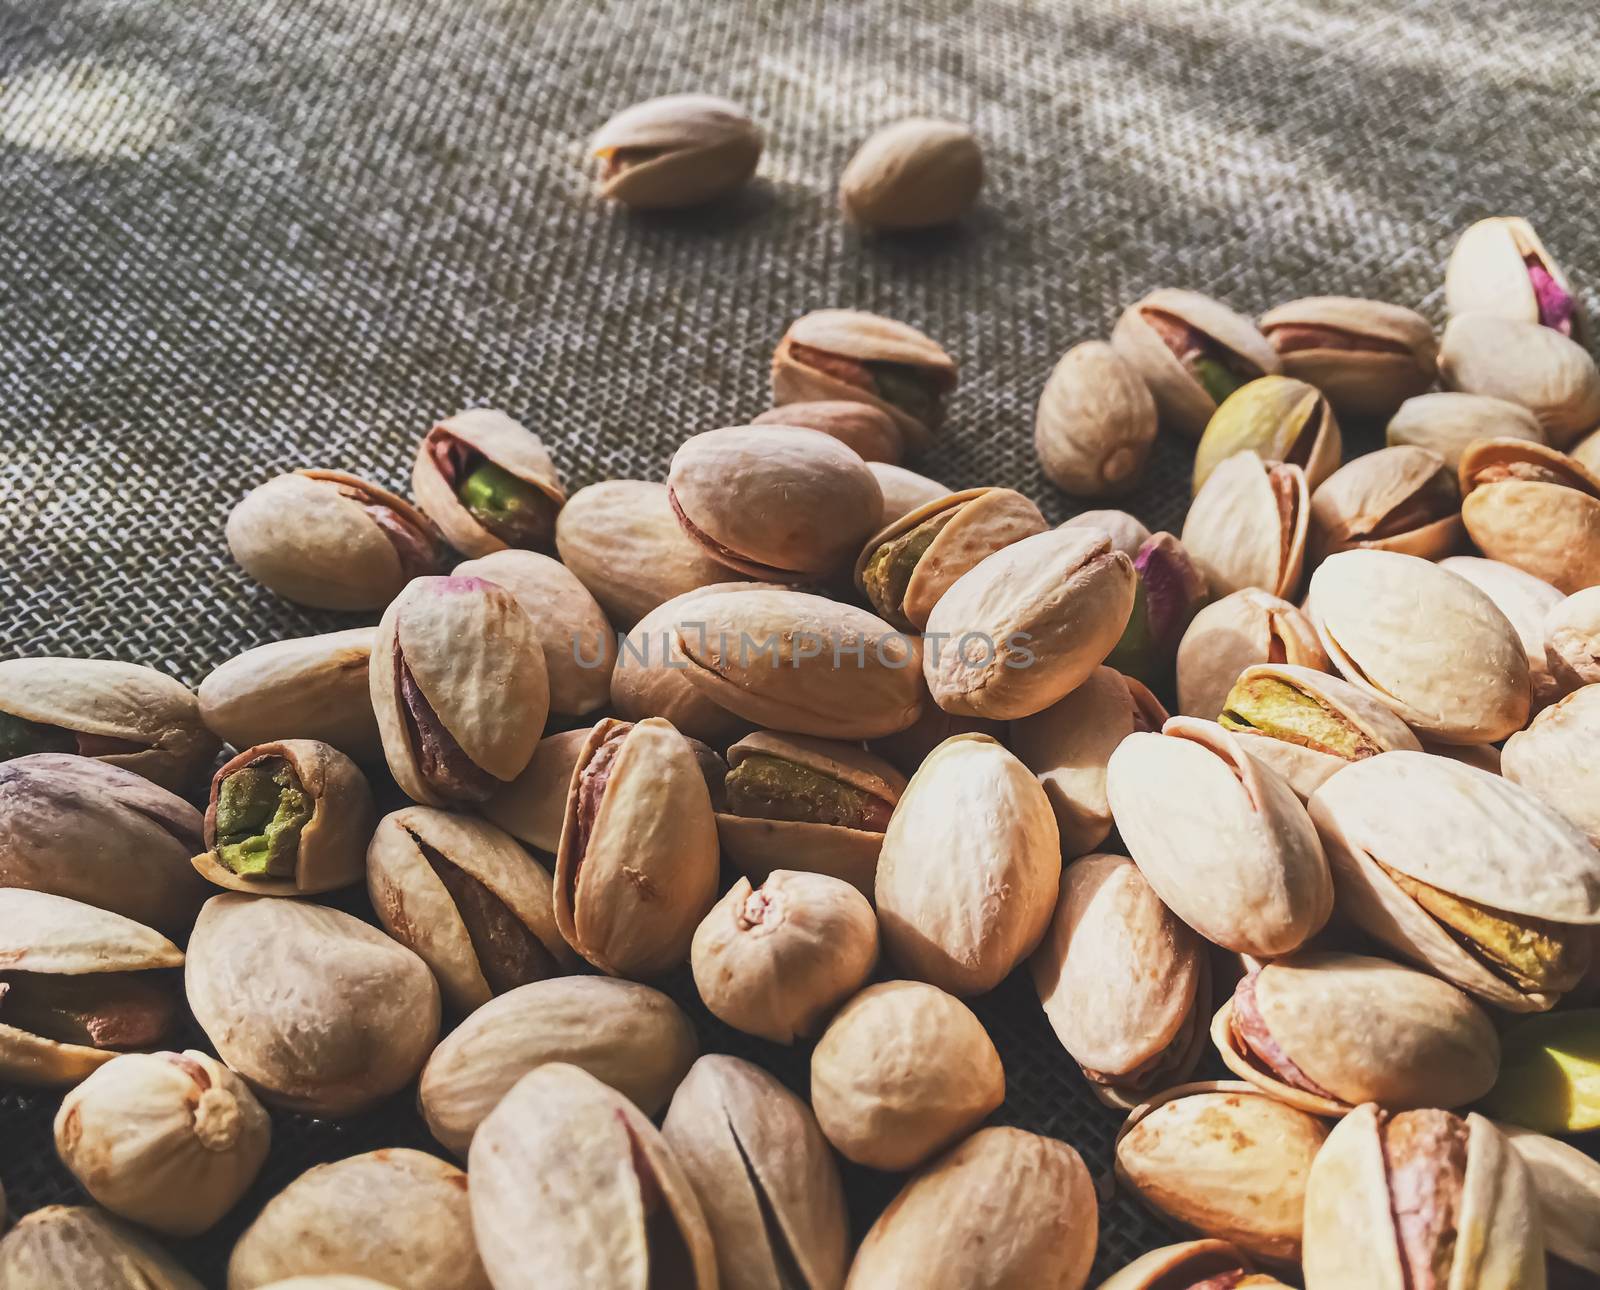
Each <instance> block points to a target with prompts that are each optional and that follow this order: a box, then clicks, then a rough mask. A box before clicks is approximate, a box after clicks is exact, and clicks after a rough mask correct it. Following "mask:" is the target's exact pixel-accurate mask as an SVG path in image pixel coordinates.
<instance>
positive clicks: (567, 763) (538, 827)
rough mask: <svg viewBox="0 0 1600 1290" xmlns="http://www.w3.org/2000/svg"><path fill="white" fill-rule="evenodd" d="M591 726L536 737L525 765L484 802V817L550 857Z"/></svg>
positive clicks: (557, 837)
mask: <svg viewBox="0 0 1600 1290" xmlns="http://www.w3.org/2000/svg"><path fill="white" fill-rule="evenodd" d="M593 729H594V727H593V726H584V727H582V728H580V729H578V730H561V731H558V732H557V733H555V734H553V735H546V736H545V737H544V738H542V739H541V740H539V746H538V747H537V748H535V749H534V750H533V756H532V757H531V758H529V759H528V768H527V769H526V770H524V771H523V772H522V774H520V775H518V776H517V777H516V778H515V779H514V780H512V781H511V782H510V783H509V784H507V785H505V787H503V788H500V789H497V790H496V791H495V795H494V796H493V797H491V798H490V799H489V800H488V801H487V802H485V803H484V804H483V807H482V810H483V814H484V816H485V817H486V818H487V819H488V820H489V822H490V823H491V824H497V825H499V826H500V827H501V828H502V829H504V830H505V831H506V832H507V833H509V834H510V835H511V836H512V837H514V838H516V839H517V841H518V842H523V843H526V844H527V845H528V846H530V847H532V848H534V850H536V851H542V852H544V853H545V854H546V855H549V856H553V855H555V853H556V848H557V847H558V846H560V845H561V821H562V819H563V818H564V817H565V815H566V813H567V786H568V785H569V784H570V783H571V781H572V768H573V767H574V766H575V765H577V763H578V752H579V750H580V749H581V748H582V747H583V744H584V741H585V740H586V739H588V737H589V732H590V731H591V730H593Z"/></svg>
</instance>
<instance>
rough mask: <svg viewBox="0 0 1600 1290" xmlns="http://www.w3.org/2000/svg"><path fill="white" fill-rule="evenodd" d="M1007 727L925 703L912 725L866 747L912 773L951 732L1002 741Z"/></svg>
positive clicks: (996, 722)
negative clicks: (984, 736)
mask: <svg viewBox="0 0 1600 1290" xmlns="http://www.w3.org/2000/svg"><path fill="white" fill-rule="evenodd" d="M1006 729H1007V727H1006V723H1005V722H1004V721H990V720H988V719H986V718H984V717H958V716H955V715H954V714H952V713H949V712H946V711H945V710H944V709H943V708H939V707H935V706H934V705H933V704H931V703H928V704H924V705H923V708H922V712H921V714H920V715H919V716H918V717H917V719H916V721H914V722H913V723H912V724H911V725H909V726H907V727H906V728H905V729H904V730H899V731H896V732H895V733H894V734H892V735H888V736H885V737H884V738H882V739H874V740H873V741H872V743H871V744H870V745H868V746H869V747H870V748H871V750H872V751H873V752H874V753H876V754H877V755H879V756H881V757H882V758H883V759H884V760H885V761H887V762H888V763H889V764H890V765H891V766H893V767H894V768H895V769H896V770H898V771H899V772H900V773H901V774H902V775H914V774H916V771H917V767H919V766H921V765H922V763H923V762H925V761H926V760H927V759H928V754H929V753H931V752H932V751H933V750H934V749H935V748H937V747H938V746H939V745H940V744H942V743H943V742H944V741H945V740H946V739H949V738H950V737H951V736H952V735H989V736H991V737H993V738H995V739H998V740H999V741H1000V742H1001V743H1005V741H1006ZM864 890H865V893H866V894H867V895H868V896H870V895H871V894H872V885H871V883H870V882H869V883H868V884H867V886H866V888H865V889H864Z"/></svg>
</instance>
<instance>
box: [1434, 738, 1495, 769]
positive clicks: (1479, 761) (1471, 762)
mask: <svg viewBox="0 0 1600 1290" xmlns="http://www.w3.org/2000/svg"><path fill="white" fill-rule="evenodd" d="M1422 751H1423V752H1425V753H1432V754H1433V755H1434V756H1435V757H1448V758H1450V759H1451V760H1452V761H1458V762H1460V763H1462V765H1464V766H1472V767H1474V768H1475V769H1477V770H1481V771H1486V772H1488V773H1489V774H1491V775H1498V774H1499V773H1500V750H1499V749H1498V748H1496V747H1495V746H1494V745H1493V744H1441V743H1436V742H1434V741H1433V740H1432V739H1425V740H1423V741H1422Z"/></svg>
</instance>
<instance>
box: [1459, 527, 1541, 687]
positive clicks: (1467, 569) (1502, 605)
mask: <svg viewBox="0 0 1600 1290" xmlns="http://www.w3.org/2000/svg"><path fill="white" fill-rule="evenodd" d="M1439 567H1440V568H1441V569H1448V570H1449V571H1450V572H1451V573H1453V574H1455V575H1456V576H1457V577H1458V578H1465V579H1466V580H1467V581H1468V582H1470V583H1471V584H1472V585H1473V586H1474V587H1476V588H1478V590H1479V591H1481V592H1483V594H1484V595H1486V596H1488V597H1489V599H1490V600H1492V601H1494V603H1495V605H1496V606H1497V607H1498V608H1499V610H1500V612H1501V613H1502V614H1504V615H1505V616H1506V617H1507V618H1508V619H1510V620H1511V625H1512V626H1513V627H1514V628H1516V630H1517V638H1518V639H1519V640H1520V641H1521V642H1522V648H1523V650H1524V652H1525V653H1526V654H1527V655H1528V671H1529V674H1530V676H1531V678H1532V681H1533V698H1534V706H1535V707H1536V708H1542V707H1544V706H1545V704H1547V703H1549V702H1550V701H1551V700H1552V699H1554V698H1555V697H1556V694H1557V692H1558V689H1559V686H1558V682H1557V681H1556V679H1555V678H1554V677H1553V676H1552V675H1551V673H1550V661H1549V659H1548V658H1547V657H1546V654H1545V622H1546V620H1547V619H1548V618H1549V617H1550V615H1551V613H1553V612H1554V611H1555V609H1556V608H1557V606H1559V605H1560V604H1561V593H1560V592H1559V591H1557V590H1556V589H1555V588H1554V587H1552V586H1551V585H1550V584H1549V583H1548V582H1545V581H1544V580H1543V579H1541V578H1536V577H1534V576H1533V575H1532V574H1531V573H1525V572H1523V571H1522V570H1521V569H1518V568H1514V567H1513V566H1511V565H1509V564H1503V563H1501V562H1500V561H1499V560H1485V559H1483V558H1482V557H1480V556H1474V555H1452V556H1448V557H1447V558H1445V559H1443V560H1440V561H1439Z"/></svg>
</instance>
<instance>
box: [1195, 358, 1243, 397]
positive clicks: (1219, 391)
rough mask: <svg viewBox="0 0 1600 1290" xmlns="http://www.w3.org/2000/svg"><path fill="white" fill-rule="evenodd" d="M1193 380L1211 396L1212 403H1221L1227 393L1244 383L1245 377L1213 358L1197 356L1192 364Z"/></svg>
mask: <svg viewBox="0 0 1600 1290" xmlns="http://www.w3.org/2000/svg"><path fill="white" fill-rule="evenodd" d="M1193 370H1194V376H1195V380H1197V381H1199V382H1200V386H1201V388H1202V389H1204V390H1205V392H1206V393H1207V394H1209V395H1210V396H1211V400H1212V402H1213V403H1219V404H1220V403H1221V402H1222V401H1223V400H1224V399H1226V398H1227V397H1228V395H1230V394H1232V393H1233V392H1234V391H1235V390H1237V389H1238V388H1239V387H1240V386H1241V385H1243V384H1245V382H1246V379H1247V378H1245V377H1242V376H1239V375H1237V374H1236V373H1234V372H1232V371H1230V370H1229V369H1228V368H1227V366H1226V365H1224V364H1223V363H1222V362H1221V361H1220V360H1218V359H1215V358H1197V359H1195V360H1194V365H1193Z"/></svg>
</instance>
